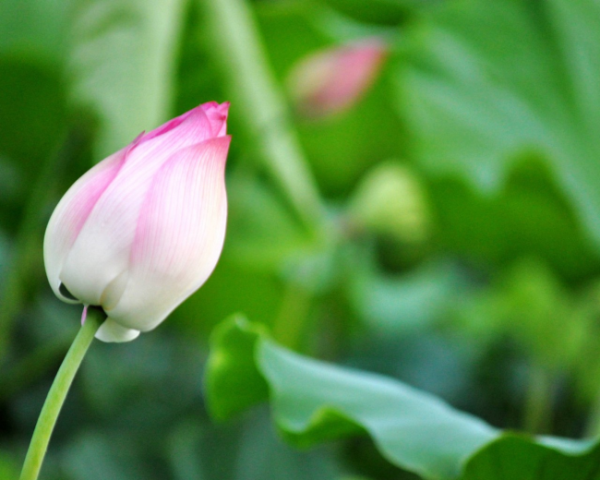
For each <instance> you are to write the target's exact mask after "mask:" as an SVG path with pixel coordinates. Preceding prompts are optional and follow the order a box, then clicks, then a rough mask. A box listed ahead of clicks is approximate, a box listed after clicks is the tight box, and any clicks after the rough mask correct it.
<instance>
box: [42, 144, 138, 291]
mask: <svg viewBox="0 0 600 480" xmlns="http://www.w3.org/2000/svg"><path fill="white" fill-rule="evenodd" d="M127 151H128V148H124V149H123V150H120V151H118V152H117V153H115V154H113V155H111V156H110V157H108V158H106V159H104V160H103V161H102V162H100V163H98V164H97V165H96V166H94V167H93V168H92V169H90V170H89V171H88V172H87V173H85V174H84V175H83V176H82V177H81V178H80V179H79V180H77V182H75V183H74V184H73V185H72V186H71V188H70V189H69V190H68V191H67V193H66V194H65V195H64V196H63V198H62V199H61V200H60V202H59V203H58V205H57V206H56V208H55V209H54V212H53V213H52V216H51V217H50V222H49V223H48V227H47V228H46V233H45V236H44V263H45V266H46V274H47V275H48V281H49V282H50V286H51V287H52V290H54V293H55V294H56V295H57V296H58V297H59V298H61V299H63V300H67V299H65V297H64V295H62V294H61V293H60V292H59V286H60V283H61V281H60V272H61V270H62V267H63V263H64V261H65V258H66V257H67V255H68V253H69V250H70V249H71V247H72V246H73V243H74V242H75V240H76V238H77V236H78V235H79V233H80V231H81V229H82V228H83V226H84V224H85V222H86V220H87V219H88V217H89V215H90V213H91V211H92V209H93V208H94V206H95V205H96V203H97V201H98V199H99V198H100V197H101V196H102V194H103V193H104V191H105V190H106V188H107V187H108V186H109V185H110V183H111V181H112V180H113V179H114V178H115V177H116V175H117V173H118V172H119V169H120V168H121V167H122V165H123V162H124V161H125V156H126V153H127Z"/></svg>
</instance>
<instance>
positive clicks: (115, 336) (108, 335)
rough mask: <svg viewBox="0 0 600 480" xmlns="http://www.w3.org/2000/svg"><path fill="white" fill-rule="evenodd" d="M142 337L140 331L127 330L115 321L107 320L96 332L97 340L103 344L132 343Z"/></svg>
mask: <svg viewBox="0 0 600 480" xmlns="http://www.w3.org/2000/svg"><path fill="white" fill-rule="evenodd" d="M139 335H140V331H139V330H133V329H131V328H125V327H122V326H121V325H119V324H118V323H117V322H115V321H114V320H111V319H110V318H107V319H106V320H105V321H104V323H103V324H102V325H100V328H99V329H98V331H97V332H96V338H97V339H98V340H102V341H103V342H115V343H121V342H130V341H131V340H135V339H136V338H137V337H138V336H139Z"/></svg>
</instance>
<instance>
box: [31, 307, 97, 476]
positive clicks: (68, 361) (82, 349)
mask: <svg viewBox="0 0 600 480" xmlns="http://www.w3.org/2000/svg"><path fill="white" fill-rule="evenodd" d="M102 321H103V318H102V313H101V311H100V310H97V309H93V308H90V311H89V314H88V317H87V319H86V321H85V324H84V325H83V326H82V327H81V329H80V330H79V333H78V334H77V336H76V337H75V340H73V344H72V345H71V348H70V349H69V351H68V352H67V356H66V357H65V359H64V361H63V363H62V365H61V366H60V369H59V370H58V373H57V374H56V378H55V379H54V383H53V384H52V387H51V388H50V392H49V393H48V397H47V398H46V401H45V402H44V406H43V407H42V412H41V413H40V417H39V419H38V422H37V425H36V426H35V430H34V432H33V437H32V439H31V443H30V445H29V450H28V451H27V456H26V457H25V463H24V464H23V470H22V471H21V477H20V480H36V479H37V478H38V475H39V473H40V470H41V468H42V463H43V461H44V457H45V455H46V450H47V449H48V443H49V442H50V436H51V435H52V431H53V430H54V425H55V424H56V420H57V418H58V414H59V413H60V410H61V408H62V406H63V403H64V402H65V399H66V398H67V393H68V392H69V388H70V387H71V384H72V383H73V378H75V374H76V373H77V370H78V369H79V366H80V365H81V361H82V360H83V357H84V356H85V354H86V352H87V350H88V348H89V346H90V344H91V343H92V340H93V339H94V335H95V334H96V332H97V331H98V328H100V324H101V323H102Z"/></svg>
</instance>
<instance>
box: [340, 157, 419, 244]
mask: <svg viewBox="0 0 600 480" xmlns="http://www.w3.org/2000/svg"><path fill="white" fill-rule="evenodd" d="M348 215H349V217H350V219H351V220H352V222H353V224H355V225H356V226H358V227H360V228H362V229H366V230H368V231H370V232H373V233H375V234H378V235H383V236H386V237H389V238H392V239H394V240H396V241H397V242H402V243H404V244H414V243H422V242H425V241H427V240H428V238H429V236H430V233H431V228H430V223H431V222H430V213H429V206H428V205H427V201H426V198H425V192H424V191H423V187H422V185H421V183H420V181H419V179H418V178H417V176H416V175H415V174H414V172H412V171H411V170H410V168H409V167H407V166H405V165H402V164H401V163H399V162H395V161H388V162H384V163H381V164H379V165H377V166H376V167H375V168H373V169H372V170H371V171H369V173H368V174H367V175H366V176H365V177H364V178H363V180H362V182H361V183H360V184H359V185H358V187H357V189H356V191H355V192H354V194H353V196H352V198H351V200H350V203H349V205H348Z"/></svg>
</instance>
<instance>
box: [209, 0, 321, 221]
mask: <svg viewBox="0 0 600 480" xmlns="http://www.w3.org/2000/svg"><path fill="white" fill-rule="evenodd" d="M200 3H201V4H202V7H203V8H204V9H205V11H206V16H207V19H206V20H207V26H208V27H209V29H210V32H211V37H212V38H211V40H212V44H213V49H214V53H215V59H216V60H217V61H218V62H219V63H220V64H221V67H222V69H223V71H224V75H223V79H224V81H225V82H227V83H228V87H229V91H230V92H231V95H232V96H233V100H234V101H235V110H237V111H239V112H240V113H239V115H240V117H241V120H242V124H243V125H244V127H245V128H246V129H247V130H248V132H247V133H248V137H249V138H251V139H253V140H254V141H255V142H256V143H257V147H258V151H259V154H260V156H261V157H262V158H263V160H264V161H265V165H266V167H267V169H268V170H269V172H270V174H271V175H272V176H273V177H274V179H275V180H276V181H277V182H278V183H279V185H280V187H281V188H282V189H283V191H284V192H285V193H286V195H287V197H288V199H289V201H290V204H291V205H292V207H293V208H294V210H295V212H296V213H297V214H298V216H299V217H300V219H301V220H302V221H303V223H304V224H305V225H306V226H307V227H309V229H310V230H312V231H314V230H317V231H318V230H320V227H321V224H322V223H323V222H324V213H323V207H322V201H321V198H320V196H319V193H318V191H317V187H316V182H315V180H314V178H313V176H312V175H311V172H310V171H309V169H308V167H307V165H308V162H307V161H306V158H305V157H304V154H303V152H302V149H301V147H300V144H299V141H298V139H297V136H296V132H295V129H294V127H293V125H292V122H291V121H290V118H289V114H288V109H287V105H286V102H285V100H284V98H283V95H282V93H281V91H280V89H279V86H278V84H277V82H276V80H275V77H274V75H273V73H272V71H271V68H270V65H269V62H268V60H267V55H266V53H265V51H264V48H263V45H262V42H261V39H260V35H259V31H258V28H257V26H256V23H255V21H254V19H253V17H252V12H251V9H250V7H249V6H248V2H247V1H246V0H202V1H201V2H200Z"/></svg>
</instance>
